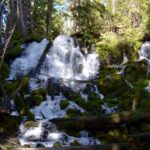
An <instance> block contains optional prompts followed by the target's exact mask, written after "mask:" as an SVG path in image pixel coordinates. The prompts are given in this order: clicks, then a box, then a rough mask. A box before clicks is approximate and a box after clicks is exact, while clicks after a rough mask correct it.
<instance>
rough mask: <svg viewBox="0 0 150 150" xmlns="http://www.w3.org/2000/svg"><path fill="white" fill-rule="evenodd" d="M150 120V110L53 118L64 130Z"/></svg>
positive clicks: (99, 127)
mask: <svg viewBox="0 0 150 150" xmlns="http://www.w3.org/2000/svg"><path fill="white" fill-rule="evenodd" d="M140 121H141V122H142V121H143V122H145V121H147V122H150V112H147V113H143V114H140V115H138V116H136V115H135V114H134V113H132V112H124V113H118V114H112V115H104V116H91V117H77V118H71V119H67V118H63V119H62V118H60V119H52V120H51V122H52V123H54V124H55V125H56V126H57V127H58V129H64V130H78V131H81V130H94V131H95V130H97V129H102V130H103V129H104V128H107V127H113V126H115V125H121V124H124V123H127V124H135V125H136V124H137V122H140Z"/></svg>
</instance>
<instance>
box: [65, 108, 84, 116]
mask: <svg viewBox="0 0 150 150" xmlns="http://www.w3.org/2000/svg"><path fill="white" fill-rule="evenodd" d="M81 115H82V113H81V112H80V110H76V109H73V108H69V109H67V116H68V117H79V116H81Z"/></svg>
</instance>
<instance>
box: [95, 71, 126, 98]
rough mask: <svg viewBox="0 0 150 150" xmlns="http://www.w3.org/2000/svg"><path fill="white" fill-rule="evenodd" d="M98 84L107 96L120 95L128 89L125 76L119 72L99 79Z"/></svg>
mask: <svg viewBox="0 0 150 150" xmlns="http://www.w3.org/2000/svg"><path fill="white" fill-rule="evenodd" d="M97 85H98V88H99V90H100V91H102V93H103V94H104V95H105V96H106V97H110V98H115V97H117V96H120V95H121V94H122V93H123V92H124V91H125V90H126V89H127V84H126V82H125V79H124V77H123V76H121V75H119V74H113V75H110V76H106V77H104V78H102V79H99V80H98V81H97Z"/></svg>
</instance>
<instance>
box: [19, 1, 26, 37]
mask: <svg viewBox="0 0 150 150" xmlns="http://www.w3.org/2000/svg"><path fill="white" fill-rule="evenodd" d="M18 8H19V21H20V25H21V31H22V34H23V36H24V37H25V36H26V35H27V29H26V26H25V20H24V12H23V1H22V0H18Z"/></svg>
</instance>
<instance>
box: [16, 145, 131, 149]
mask: <svg viewBox="0 0 150 150" xmlns="http://www.w3.org/2000/svg"><path fill="white" fill-rule="evenodd" d="M128 148H129V144H128V143H116V144H102V145H92V146H91V145H87V146H69V147H62V148H50V149H51V150H127V149H128ZM18 150H21V149H18ZM23 150H28V149H27V148H23ZM30 150H35V149H34V148H30ZM40 150H46V148H40Z"/></svg>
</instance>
